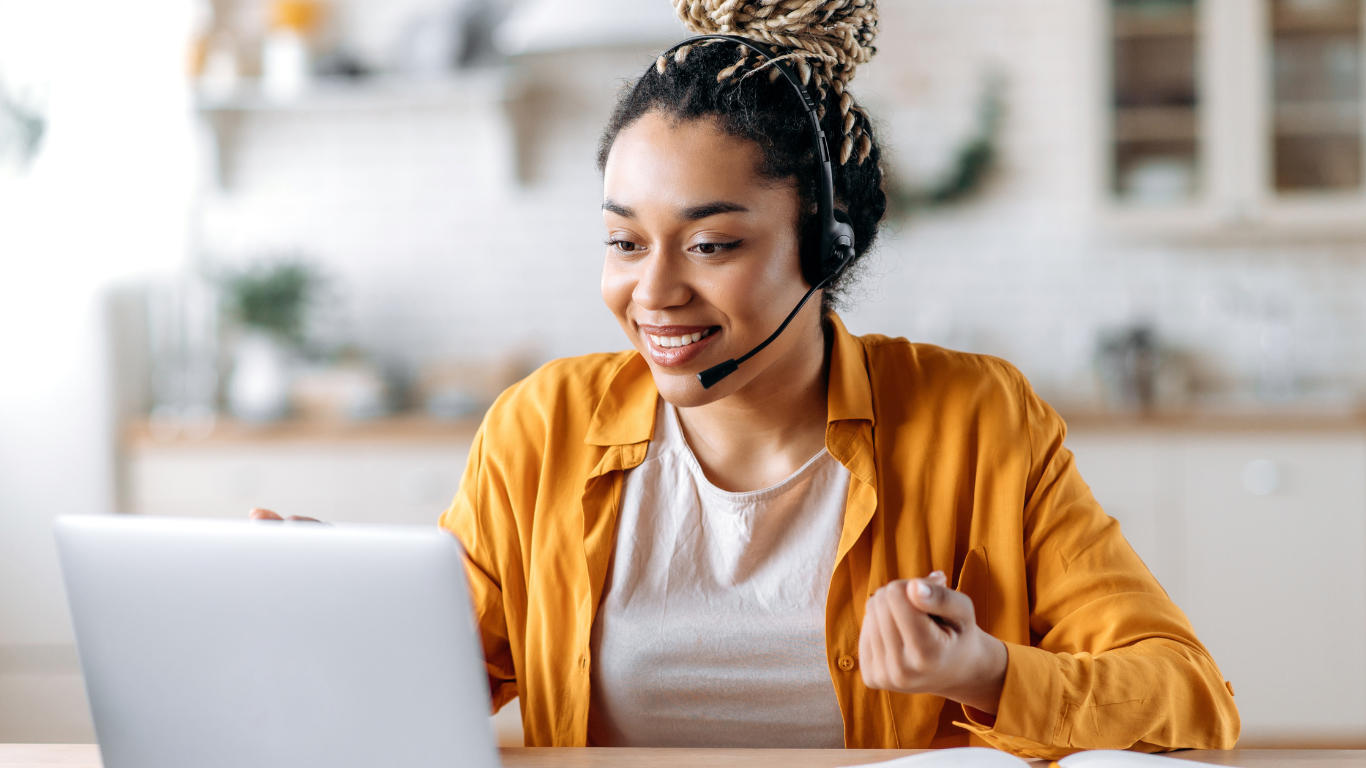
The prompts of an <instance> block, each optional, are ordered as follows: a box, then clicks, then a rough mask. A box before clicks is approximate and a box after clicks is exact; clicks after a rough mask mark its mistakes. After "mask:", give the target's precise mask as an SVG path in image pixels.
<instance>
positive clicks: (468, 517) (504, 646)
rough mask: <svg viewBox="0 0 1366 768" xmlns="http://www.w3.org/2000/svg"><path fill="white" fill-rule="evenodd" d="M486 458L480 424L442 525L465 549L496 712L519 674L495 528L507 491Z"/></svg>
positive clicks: (503, 556)
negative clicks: (500, 489) (499, 505)
mask: <svg viewBox="0 0 1366 768" xmlns="http://www.w3.org/2000/svg"><path fill="white" fill-rule="evenodd" d="M486 458H487V457H486V456H485V453H484V429H483V428H482V427H481V428H480V430H479V432H478V433H477V434H476V435H475V437H474V443H473V445H471V447H470V458H469V462H468V463H467V464H466V465H465V474H464V476H463V477H462V478H461V479H460V490H458V491H457V492H456V494H455V500H454V501H452V502H451V506H450V508H449V509H447V510H446V511H445V512H444V513H442V515H441V519H440V522H439V524H440V525H441V527H442V528H445V529H446V530H448V531H450V532H451V533H452V534H454V535H455V537H456V538H457V539H459V540H460V543H461V545H462V546H463V547H464V550H465V576H466V578H467V579H468V580H469V586H470V601H471V603H472V604H473V606H474V614H475V620H476V622H477V624H478V627H479V640H480V643H481V644H482V645H483V649H484V665H485V668H486V669H487V672H488V682H489V696H490V698H491V700H492V701H491V703H492V711H493V712H497V711H498V710H500V709H502V708H503V705H504V704H507V703H508V702H509V701H512V700H513V699H515V698H517V675H516V672H515V670H514V665H513V661H512V649H511V645H510V643H509V640H508V637H509V632H508V626H507V614H506V613H505V612H504V610H503V599H504V594H503V593H504V590H503V580H502V577H501V574H503V573H505V571H504V566H505V565H506V561H507V553H506V552H505V551H503V550H504V549H505V542H506V541H507V540H508V539H507V538H506V536H504V535H500V533H499V532H498V530H497V529H499V528H500V527H501V526H500V525H499V521H500V520H505V519H508V518H507V517H505V516H503V515H501V514H499V510H498V509H497V508H496V506H497V501H498V500H499V499H502V500H504V501H505V500H506V494H503V493H499V492H498V489H497V487H496V484H495V482H494V479H493V478H491V477H490V474H491V473H490V472H488V471H486V469H487V467H486Z"/></svg>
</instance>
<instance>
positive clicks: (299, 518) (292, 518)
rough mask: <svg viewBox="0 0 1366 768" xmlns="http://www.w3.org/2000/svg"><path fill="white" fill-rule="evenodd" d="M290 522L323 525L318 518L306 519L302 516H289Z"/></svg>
mask: <svg viewBox="0 0 1366 768" xmlns="http://www.w3.org/2000/svg"><path fill="white" fill-rule="evenodd" d="M289 520H290V522H294V523H321V522H322V521H321V520H319V519H318V518H316V517H304V516H302V515H290V516H289Z"/></svg>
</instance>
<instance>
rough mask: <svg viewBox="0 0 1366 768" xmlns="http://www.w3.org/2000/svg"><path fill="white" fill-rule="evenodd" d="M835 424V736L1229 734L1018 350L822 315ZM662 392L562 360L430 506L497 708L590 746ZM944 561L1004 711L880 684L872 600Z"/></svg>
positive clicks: (1041, 752)
mask: <svg viewBox="0 0 1366 768" xmlns="http://www.w3.org/2000/svg"><path fill="white" fill-rule="evenodd" d="M830 324H831V326H832V332H833V335H834V341H833V345H832V351H831V360H830V380H829V407H828V411H829V417H828V424H827V426H826V432H825V445H826V448H827V449H829V451H830V453H831V454H832V455H834V457H835V458H836V459H838V460H839V461H840V462H841V463H842V464H844V466H846V467H847V468H848V469H849V472H850V473H851V475H852V478H851V481H850V486H849V496H848V500H847V503H846V507H845V515H844V527H843V531H842V532H841V536H840V542H839V550H838V553H837V556H836V565H835V571H834V574H833V576H832V577H831V579H830V592H829V595H828V597H827V598H826V620H825V637H826V661H827V663H828V664H829V669H830V680H831V683H832V685H833V686H834V689H835V694H836V696H837V697H838V699H839V704H840V710H841V712H842V714H843V717H844V743H845V746H846V747H849V748H902V749H908V748H917V747H931V746H933V747H943V746H966V745H969V744H976V745H986V746H992V747H997V748H1000V749H1004V750H1008V751H1010V752H1013V753H1015V754H1018V755H1021V756H1025V757H1034V758H1045V759H1055V758H1058V757H1061V756H1063V755H1065V754H1068V753H1070V752H1073V751H1076V750H1080V749H1126V748H1134V749H1140V750H1143V751H1157V750H1164V749H1178V748H1186V747H1188V748H1199V749H1228V748H1231V747H1232V746H1233V745H1234V742H1236V741H1237V739H1238V730H1239V721H1238V711H1237V709H1236V708H1235V706H1234V704H1233V689H1232V687H1231V686H1229V685H1228V684H1227V683H1225V682H1224V680H1223V676H1222V675H1221V674H1220V673H1219V669H1218V667H1217V666H1215V663H1214V660H1213V659H1212V658H1210V655H1209V652H1208V651H1206V650H1205V648H1204V646H1202V645H1201V644H1200V641H1199V640H1197V639H1196V637H1195V633H1194V631H1193V630H1192V629H1191V626H1190V623H1189V622H1188V621H1187V620H1186V617H1185V615H1184V614H1182V612H1181V610H1180V609H1179V608H1177V607H1176V605H1175V604H1173V603H1172V601H1171V600H1170V599H1169V598H1168V597H1167V594H1166V593H1165V592H1164V591H1163V590H1162V587H1161V586H1160V585H1159V584H1158V583H1157V581H1156V579H1154V578H1153V577H1152V574H1150V573H1149V572H1148V569H1147V568H1146V567H1145V566H1144V565H1143V562H1142V561H1141V560H1139V558H1138V556H1137V555H1135V554H1134V551H1133V550H1132V549H1131V548H1130V547H1129V544H1128V542H1126V541H1125V540H1124V537H1123V536H1122V535H1121V534H1120V530H1119V524H1118V523H1117V522H1115V521H1114V520H1113V519H1111V518H1110V517H1108V516H1106V514H1105V513H1104V511H1102V510H1101V508H1100V505H1099V504H1097V503H1096V500H1095V498H1093V497H1092V495H1091V491H1090V489H1088V488H1087V487H1086V484H1085V483H1084V482H1082V479H1081V476H1080V475H1079V474H1078V473H1077V469H1076V465H1075V464H1074V462H1073V460H1072V454H1071V452H1070V451H1068V450H1067V448H1065V447H1064V446H1063V438H1064V436H1065V435H1066V427H1065V426H1064V424H1063V422H1062V419H1061V418H1059V417H1058V415H1057V413H1055V412H1054V411H1053V409H1052V408H1050V407H1049V406H1048V404H1046V403H1045V402H1043V400H1041V399H1040V398H1039V397H1038V396H1037V395H1036V394H1035V393H1034V392H1033V390H1032V389H1031V388H1030V387H1029V384H1028V382H1026V381H1025V379H1024V377H1023V376H1022V375H1021V374H1020V373H1019V372H1018V371H1017V370H1015V369H1014V368H1013V367H1011V366H1010V365H1009V364H1007V363H1005V362H1002V361H1000V360H997V359H995V358H991V357H985V356H981V355H970V354H965V353H961V352H951V351H948V350H944V349H940V348H938V347H933V346H928V345H922V344H911V343H909V342H907V341H906V340H904V339H892V338H887V337H884V336H877V335H868V336H854V335H852V334H850V333H849V332H848V331H846V330H845V329H844V326H843V324H842V323H841V322H840V321H839V318H837V317H831V318H830ZM658 397H659V394H658V391H657V390H656V389H655V385H654V379H653V378H652V377H651V374H650V370H649V367H648V365H647V364H646V363H645V361H644V359H642V358H641V357H640V355H639V354H638V353H636V352H634V351H631V352H620V353H614V354H597V355H586V356H584V357H578V358H571V359H565V360H557V361H555V362H552V363H550V364H548V365H546V366H545V367H543V368H541V369H540V370H539V371H537V372H536V373H535V374H533V375H531V376H530V377H528V378H527V379H525V380H524V381H522V382H520V383H518V384H516V385H514V386H513V387H511V388H510V389H508V391H507V392H505V393H503V395H502V396H501V397H499V399H498V401H497V402H496V403H495V404H494V406H493V407H492V408H491V409H490V410H489V412H488V415H487V416H486V417H485V418H484V423H483V426H482V427H481V428H480V430H479V433H478V435H477V436H476V437H475V439H474V444H473V447H472V449H471V453H470V460H469V465H468V466H467V467H466V469H465V475H464V478H463V479H462V481H461V483H460V490H459V492H458V493H457V494H456V497H455V501H454V502H453V503H452V505H451V508H450V509H449V510H447V511H446V512H445V514H443V515H442V516H441V525H442V526H444V527H445V528H447V529H448V530H450V531H451V532H453V533H454V534H455V535H456V536H458V537H459V538H460V540H461V542H462V543H463V544H464V545H465V549H466V552H467V558H468V559H467V566H468V567H467V571H468V573H469V578H470V589H471V592H472V597H473V600H474V608H475V612H476V614H477V616H478V621H479V629H480V635H481V638H482V641H483V644H484V655H485V659H486V662H487V668H488V676H489V687H490V689H491V691H492V695H493V704H494V707H495V709H496V708H498V707H501V706H502V705H503V704H505V703H507V702H508V701H510V700H512V699H513V698H514V697H517V696H520V697H521V706H522V722H523V726H524V732H525V734H526V743H527V745H528V746H584V745H585V744H586V743H587V738H588V707H589V699H590V697H589V688H588V686H589V665H590V664H592V662H593V660H592V658H591V657H590V655H589V635H590V632H591V629H592V626H593V618H594V612H595V611H596V609H597V606H598V604H599V602H600V601H601V598H602V589H603V582H604V578H605V575H606V572H607V566H608V561H609V559H610V557H611V554H612V551H613V535H614V533H615V531H616V520H617V512H618V508H619V505H620V501H621V489H622V476H623V474H624V472H625V470H627V469H630V468H632V467H634V466H636V465H638V464H640V463H641V462H642V461H643V460H644V458H645V452H646V447H647V445H648V443H649V440H650V439H651V437H652V436H653V434H654V418H655V412H656V409H655V405H656V403H657V398H658ZM934 570H942V571H944V572H945V573H947V574H950V575H951V578H952V580H953V583H954V584H955V585H956V586H957V588H958V589H959V590H960V591H962V592H963V593H964V594H967V595H968V596H970V597H971V598H972V600H973V603H974V605H975V606H976V611H977V622H978V624H979V625H980V626H981V627H982V629H984V630H985V631H987V632H989V633H991V634H992V635H994V636H995V637H997V638H1000V639H1001V640H1003V641H1005V643H1006V646H1007V649H1008V655H1009V666H1008V668H1007V671H1006V680H1005V689H1004V691H1003V692H1002V694H1001V703H1000V711H999V714H998V715H997V717H996V720H995V722H994V723H991V724H986V723H981V722H976V721H972V720H971V719H969V718H968V716H967V714H966V713H965V712H964V710H963V707H962V706H960V705H958V704H956V703H954V702H950V701H946V700H945V699H943V698H940V697H938V696H930V695H925V694H916V695H910V694H898V693H888V692H886V691H877V690H872V689H869V688H867V687H865V686H864V685H863V680H862V677H861V676H860V675H859V672H858V636H859V628H860V626H861V624H862V621H863V608H864V602H865V601H866V600H867V599H868V597H869V596H870V595H872V593H873V592H874V591H875V590H876V589H877V588H878V587H880V586H882V585H883V584H885V583H887V582H888V581H891V580H893V579H900V578H913V577H918V576H924V575H926V574H928V573H930V572H931V571H934Z"/></svg>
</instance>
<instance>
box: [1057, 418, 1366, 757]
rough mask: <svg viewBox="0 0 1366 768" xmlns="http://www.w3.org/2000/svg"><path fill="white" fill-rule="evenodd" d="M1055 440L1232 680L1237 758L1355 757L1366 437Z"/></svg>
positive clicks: (1359, 735) (1363, 702)
mask: <svg viewBox="0 0 1366 768" xmlns="http://www.w3.org/2000/svg"><path fill="white" fill-rule="evenodd" d="M1067 444H1068V446H1069V447H1070V448H1071V449H1072V450H1073V452H1074V453H1075V454H1076V457H1077V466H1078V469H1079V470H1080V472H1081V474H1082V477H1083V478H1084V479H1085V480H1086V482H1087V483H1088V485H1090V486H1091V489H1092V492H1093V493H1094V494H1095V496H1096V498H1097V500H1098V501H1099V502H1100V503H1101V505H1102V506H1103V507H1105V509H1106V511H1107V512H1108V513H1109V514H1110V515H1111V516H1113V517H1115V518H1116V519H1118V520H1119V521H1120V524H1121V526H1122V530H1123V531H1124V535H1125V537H1126V538H1127V539H1128V540H1129V542H1130V543H1131V544H1132V545H1133V546H1134V549H1135V550H1136V551H1137V552H1138V553H1139V556H1140V557H1142V558H1143V559H1144V562H1146V563H1147V564H1148V566H1149V568H1150V569H1152V571H1153V574H1154V575H1155V576H1157V578H1158V580H1159V581H1160V582H1161V583H1162V585H1163V586H1164V587H1165V588H1166V589H1167V591H1168V593H1169V594H1170V595H1171V596H1172V598H1173V600H1175V601H1176V603H1177V605H1179V606H1180V607H1181V608H1182V609H1183V610H1184V611H1185V612H1186V614H1187V616H1189V617H1190V620H1191V623H1192V624H1193V625H1194V626H1195V631H1196V634H1197V635H1198V636H1199V637H1200V639H1201V641H1203V642H1204V643H1205V645H1206V646H1207V647H1208V648H1209V649H1210V652H1211V653H1212V654H1213V656H1214V659H1215V661H1216V662H1217V663H1218V664H1219V666H1220V670H1221V671H1222V672H1223V674H1224V677H1225V679H1227V680H1229V681H1230V682H1231V683H1232V684H1233V686H1234V689H1235V690H1236V696H1235V701H1236V702H1237V704H1238V711H1239V713H1240V715H1241V716H1242V721H1243V736H1242V740H1241V742H1240V746H1243V747H1273V746H1296V745H1299V746H1341V747H1348V746H1350V747H1361V746H1362V745H1366V435H1363V434H1361V433H1359V432H1354V431H1346V430H1322V431H1314V432H1295V431H1288V430H1278V431H1268V432H1245V431H1229V430H1222V431H1220V430H1210V431H1201V430H1191V429H1180V428H1161V429H1144V428H1134V427H1130V428H1117V429H1093V430H1085V429H1083V430H1078V431H1074V432H1073V433H1072V434H1071V435H1069V437H1068V440H1067Z"/></svg>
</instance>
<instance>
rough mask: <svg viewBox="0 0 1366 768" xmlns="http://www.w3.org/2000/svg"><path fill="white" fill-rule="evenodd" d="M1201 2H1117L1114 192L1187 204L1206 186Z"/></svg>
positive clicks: (1147, 200) (1114, 26)
mask: <svg viewBox="0 0 1366 768" xmlns="http://www.w3.org/2000/svg"><path fill="white" fill-rule="evenodd" d="M1196 5H1197V3H1196V0H1111V3H1110V10H1111V34H1112V38H1113V39H1112V43H1113V46H1112V50H1113V52H1114V53H1113V55H1114V59H1113V67H1112V70H1113V77H1114V83H1113V90H1112V93H1113V94H1114V104H1113V108H1114V112H1113V114H1114V124H1113V147H1112V152H1113V154H1112V163H1113V166H1112V169H1113V174H1112V184H1113V192H1114V193H1115V194H1116V195H1117V196H1118V197H1119V198H1120V199H1121V200H1123V201H1125V202H1133V203H1141V204H1158V205H1162V204H1179V203H1185V202H1189V201H1190V200H1191V199H1192V198H1193V197H1195V196H1196V194H1197V192H1198V188H1199V181H1198V180H1199V166H1200V138H1199V134H1200V131H1199V122H1200V121H1199V113H1198V110H1199V93H1198V88H1197V83H1198V80H1199V78H1198V72H1197V61H1198V57H1197V50H1196V48H1197V45H1198V41H1199V34H1198V33H1199V29H1198V26H1199V24H1198V16H1197V13H1196V10H1197V9H1196Z"/></svg>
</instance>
